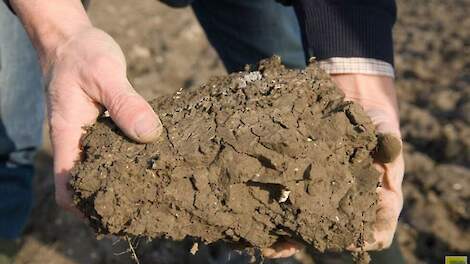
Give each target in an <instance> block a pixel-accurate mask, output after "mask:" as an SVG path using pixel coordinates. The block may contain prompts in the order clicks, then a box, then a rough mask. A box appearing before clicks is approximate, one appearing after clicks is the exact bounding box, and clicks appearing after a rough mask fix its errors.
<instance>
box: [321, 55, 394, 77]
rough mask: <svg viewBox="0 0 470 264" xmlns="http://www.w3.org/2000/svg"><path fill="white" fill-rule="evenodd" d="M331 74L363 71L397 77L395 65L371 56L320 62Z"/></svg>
mask: <svg viewBox="0 0 470 264" xmlns="http://www.w3.org/2000/svg"><path fill="white" fill-rule="evenodd" d="M318 65H319V66H320V68H322V69H323V70H324V71H326V72H327V73H329V74H340V73H361V74H370V75H382V76H388V77H392V78H395V70H394V69H393V66H392V65H391V64H390V63H388V62H385V61H382V60H377V59H370V58H340V57H335V58H329V59H326V60H321V61H319V62H318Z"/></svg>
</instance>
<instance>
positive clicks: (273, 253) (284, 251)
mask: <svg viewBox="0 0 470 264" xmlns="http://www.w3.org/2000/svg"><path fill="white" fill-rule="evenodd" d="M302 247H303V246H302V245H301V244H299V243H297V242H295V241H291V240H289V241H287V242H276V243H275V244H274V245H273V246H272V247H270V248H266V249H264V250H263V251H262V253H263V256H265V257H267V258H288V257H291V256H293V255H295V254H296V253H297V252H299V251H300V250H301V249H302Z"/></svg>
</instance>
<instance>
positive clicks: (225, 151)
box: [72, 57, 379, 258]
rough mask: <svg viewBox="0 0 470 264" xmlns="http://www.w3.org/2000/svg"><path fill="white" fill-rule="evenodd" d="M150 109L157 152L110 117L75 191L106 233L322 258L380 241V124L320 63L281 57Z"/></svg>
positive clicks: (90, 135) (89, 148)
mask: <svg viewBox="0 0 470 264" xmlns="http://www.w3.org/2000/svg"><path fill="white" fill-rule="evenodd" d="M151 104H152V106H153V107H154V109H155V110H156V111H157V113H159V115H160V118H161V121H162V123H163V126H164V132H163V135H162V136H161V138H160V139H159V140H158V141H157V142H155V143H153V144H147V145H141V144H136V143H134V142H132V141H130V140H129V139H127V138H126V137H124V136H123V134H122V133H121V132H120V131H119V129H118V128H117V127H116V126H115V125H114V123H113V122H112V121H111V119H110V118H107V117H103V118H100V120H99V121H98V123H97V124H95V125H93V126H92V127H90V128H89V129H88V132H87V133H86V135H85V136H84V137H83V139H82V149H83V159H82V160H81V161H80V162H78V163H77V164H76V166H75V168H74V169H73V171H72V176H73V180H72V188H73V191H74V200H75V202H76V204H77V206H78V207H79V208H80V209H81V210H82V212H83V213H84V214H85V215H86V216H87V217H88V218H89V220H90V222H91V225H92V226H93V227H94V228H95V229H96V231H97V233H99V234H116V235H137V236H147V237H152V238H157V237H166V238H171V239H176V240H179V239H183V238H185V237H186V236H191V237H198V238H201V239H202V240H203V241H204V242H206V243H211V242H214V241H218V240H226V241H231V242H234V243H238V244H240V245H243V246H246V247H258V248H265V247H268V246H271V245H272V244H273V243H274V242H276V241H277V240H278V239H279V238H281V237H290V238H292V239H295V240H298V241H301V242H303V243H307V244H310V245H313V246H314V247H315V248H316V249H317V250H319V251H325V250H335V251H337V250H343V249H345V248H346V247H348V246H349V245H351V244H355V245H357V246H361V245H363V243H364V242H365V241H369V242H372V241H373V238H372V224H373V222H374V220H375V213H376V210H377V194H376V187H377V186H378V184H379V173H378V172H377V171H376V170H375V169H374V167H373V163H372V157H371V153H372V152H373V150H374V148H375V147H376V143H377V138H376V135H375V129H374V125H373V124H372V122H371V120H370V119H369V118H368V117H367V115H366V114H365V113H364V111H363V110H362V109H361V107H360V106H359V105H356V104H355V103H352V102H346V101H344V95H343V93H342V92H341V91H340V90H339V89H337V88H336V87H335V86H334V84H333V83H332V81H331V80H330V79H329V77H328V76H327V74H326V73H324V72H323V71H321V70H320V69H319V68H318V67H317V66H316V65H315V63H314V62H312V63H311V65H310V66H309V67H307V69H305V70H302V71H300V70H288V69H286V68H285V67H284V66H283V65H281V62H280V59H279V58H278V57H273V58H272V59H269V60H264V61H261V62H260V64H259V66H258V69H257V70H256V71H252V72H249V71H246V72H239V73H234V74H230V75H228V76H223V77H217V78H213V79H211V80H210V81H209V82H207V83H206V84H205V85H202V86H201V87H199V88H189V89H185V90H180V91H179V92H177V93H176V94H175V95H173V96H171V97H161V98H159V99H157V100H155V101H152V102H151ZM361 258H363V257H361Z"/></svg>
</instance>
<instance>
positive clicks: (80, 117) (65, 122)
mask: <svg viewBox="0 0 470 264" xmlns="http://www.w3.org/2000/svg"><path fill="white" fill-rule="evenodd" d="M69 83H70V82H69V81H68V80H57V79H56V80H54V81H52V82H51V84H50V87H49V93H48V97H47V106H48V121H49V130H50V137H51V143H52V151H53V154H54V155H53V156H54V178H55V179H54V180H55V193H56V201H57V204H58V205H59V206H61V207H63V208H64V209H66V210H69V211H72V212H75V214H77V213H78V211H77V210H76V209H75V207H74V206H73V202H72V194H71V192H70V190H69V181H70V174H69V172H70V169H72V167H73V166H74V163H75V161H76V160H77V159H78V157H79V153H80V148H79V142H80V138H81V136H82V133H83V132H84V130H83V126H86V125H90V124H92V123H93V122H94V121H95V119H96V117H97V116H98V114H99V107H98V106H96V105H95V104H94V103H92V102H91V101H90V100H89V98H88V97H87V96H86V95H85V94H83V93H81V92H80V90H79V89H78V87H71V86H70V84H69ZM71 98H73V100H70V99H71Z"/></svg>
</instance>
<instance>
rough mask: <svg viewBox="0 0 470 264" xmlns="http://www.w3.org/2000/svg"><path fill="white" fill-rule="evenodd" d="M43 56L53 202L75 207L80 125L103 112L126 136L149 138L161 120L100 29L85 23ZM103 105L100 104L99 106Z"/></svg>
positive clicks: (156, 134)
mask: <svg viewBox="0 0 470 264" xmlns="http://www.w3.org/2000/svg"><path fill="white" fill-rule="evenodd" d="M62 43H65V44H62V45H61V46H59V47H57V48H56V50H55V51H54V52H53V53H52V54H54V55H55V56H49V57H48V58H43V61H47V62H48V64H47V65H44V68H45V72H46V79H47V80H49V85H48V89H47V103H48V110H49V115H48V117H49V126H50V133H51V141H52V146H53V151H54V174H55V186H56V200H57V203H58V204H59V205H60V206H62V207H64V208H65V209H68V210H72V211H74V209H75V208H74V206H73V205H72V198H71V194H70V191H69V190H68V189H67V183H68V182H69V180H70V174H69V171H70V169H71V168H72V166H73V164H74V162H75V161H76V159H77V157H78V156H79V153H80V150H79V141H80V137H81V135H82V133H83V127H84V126H88V125H91V124H93V122H95V120H96V118H97V117H98V115H99V114H100V112H102V111H103V109H104V108H103V106H104V107H106V109H107V110H108V111H109V114H110V116H111V118H113V120H114V122H115V123H116V124H117V125H118V126H119V127H120V128H121V129H122V130H123V131H124V132H125V133H126V135H127V136H129V137H130V138H132V139H134V140H136V141H138V142H150V141H152V140H154V139H156V137H157V136H158V135H159V134H160V133H161V124H160V121H159V120H158V117H157V115H156V114H155V113H154V112H153V110H152V108H151V107H150V105H149V104H148V103H147V102H146V101H145V100H144V99H143V98H142V97H141V96H140V95H138V94H137V93H136V92H135V91H134V89H133V88H132V86H131V84H130V83H129V81H128V80H127V78H126V63H125V59H124V56H123V54H122V51H121V49H120V48H119V46H118V45H117V43H115V42H114V40H113V39H112V38H111V37H110V36H109V35H107V34H106V33H104V32H103V31H101V30H98V29H95V28H92V27H90V28H86V29H83V30H81V31H80V32H78V33H77V34H75V35H73V36H72V37H70V38H69V39H67V40H66V41H63V42H62ZM102 105H103V106H102Z"/></svg>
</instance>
